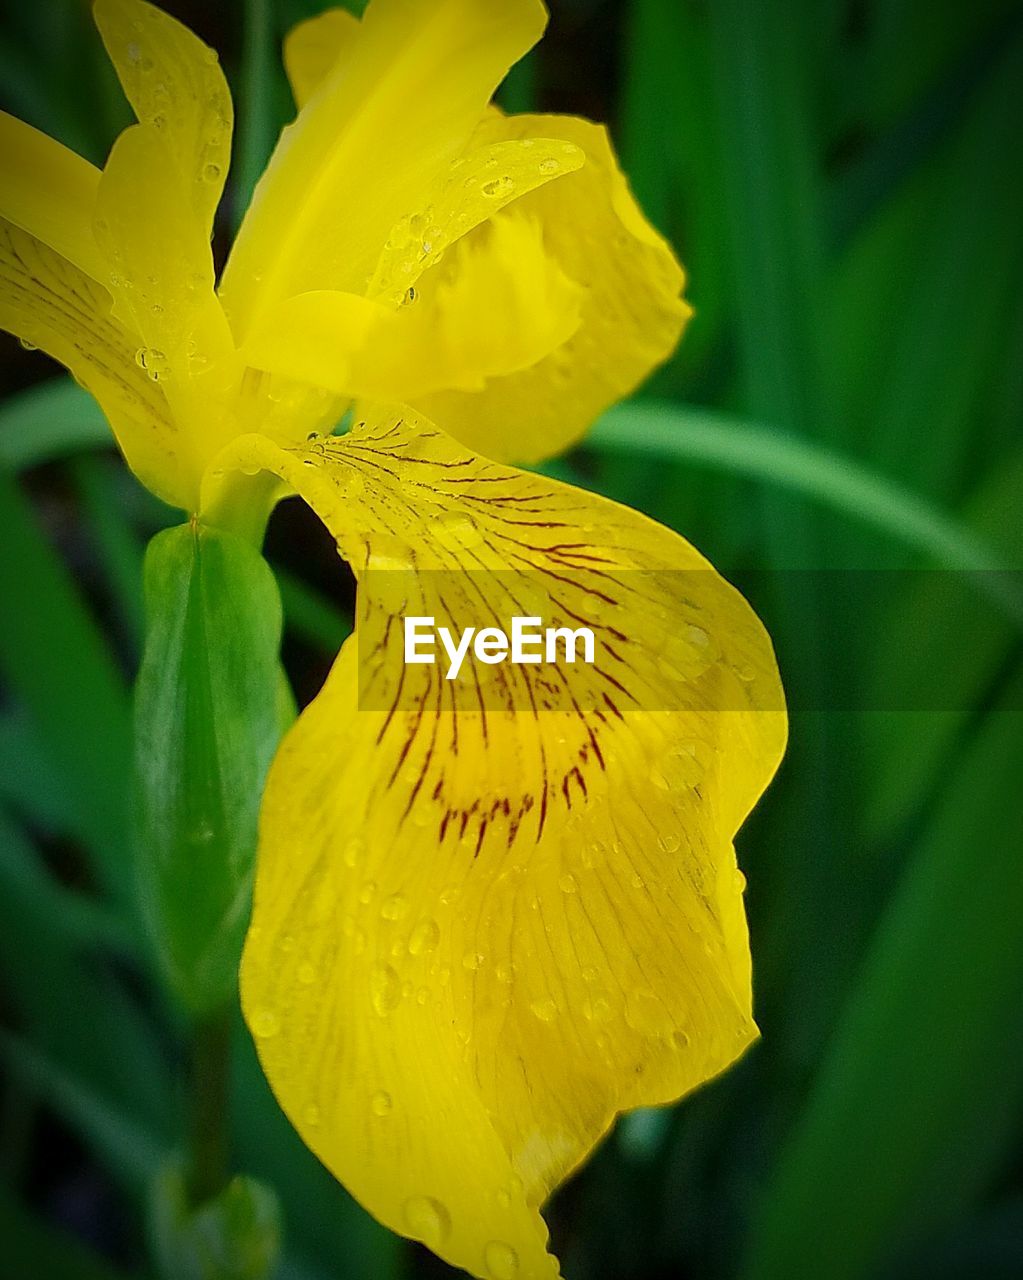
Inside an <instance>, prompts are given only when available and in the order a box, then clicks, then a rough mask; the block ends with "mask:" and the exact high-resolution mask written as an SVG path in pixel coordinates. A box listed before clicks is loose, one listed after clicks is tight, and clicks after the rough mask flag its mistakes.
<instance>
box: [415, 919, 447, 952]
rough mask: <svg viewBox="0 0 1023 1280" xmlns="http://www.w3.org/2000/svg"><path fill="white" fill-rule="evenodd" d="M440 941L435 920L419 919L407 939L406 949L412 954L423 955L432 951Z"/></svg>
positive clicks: (438, 928) (438, 929)
mask: <svg viewBox="0 0 1023 1280" xmlns="http://www.w3.org/2000/svg"><path fill="white" fill-rule="evenodd" d="M438 942H440V927H439V926H438V924H437V921H436V920H420V922H419V923H418V924H417V925H416V927H415V928H414V929H413V930H412V936H411V938H409V941H408V949H409V951H410V952H411V953H412V955H414V956H421V955H424V954H425V953H426V952H427V951H432V950H433V949H434V947H436V945H437V943H438Z"/></svg>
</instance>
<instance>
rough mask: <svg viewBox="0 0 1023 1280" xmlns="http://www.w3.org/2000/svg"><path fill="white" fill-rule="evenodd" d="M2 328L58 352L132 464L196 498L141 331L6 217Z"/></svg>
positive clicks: (170, 491) (155, 482) (173, 493)
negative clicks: (142, 354)
mask: <svg viewBox="0 0 1023 1280" xmlns="http://www.w3.org/2000/svg"><path fill="white" fill-rule="evenodd" d="M0 328H3V329H6V330H7V331H8V332H10V333H14V334H17V336H18V337H19V338H21V339H22V340H23V341H25V342H29V343H31V344H32V345H33V346H36V347H39V348H40V349H41V350H43V351H45V352H46V353H47V354H48V355H51V356H53V358H54V359H55V360H59V361H60V362H61V364H63V365H64V366H66V368H68V369H69V370H70V371H71V373H72V374H73V375H74V376H75V378H76V379H77V380H78V381H79V382H80V383H81V384H82V386H84V387H85V388H86V390H87V391H89V392H91V393H92V395H93V396H95V398H96V400H97V401H98V402H99V405H100V407H101V408H102V410H103V412H104V414H105V415H106V417H107V420H108V421H109V423H110V425H111V427H112V428H113V431H114V435H115V436H116V437H117V443H118V444H119V445H120V447H121V450H122V452H123V453H124V455H125V457H126V459H127V460H128V464H129V466H130V467H131V468H132V470H133V471H134V472H135V474H136V475H137V476H138V477H139V479H140V480H141V481H142V483H143V484H144V485H146V487H147V488H149V489H151V490H152V492H153V493H155V494H156V495H157V496H158V497H160V498H162V499H163V500H164V501H165V502H168V503H170V504H171V505H173V506H182V507H186V506H189V505H194V497H195V489H194V473H193V474H192V475H191V477H190V468H189V466H188V464H187V461H186V460H185V459H184V458H183V457H182V451H181V449H180V444H179V438H178V432H177V428H176V427H175V425H174V422H173V420H172V418H171V413H170V408H169V406H168V404H167V401H166V398H165V397H164V394H163V390H162V389H161V388H160V387H159V386H157V385H156V384H155V383H154V382H152V381H151V380H150V379H149V378H148V377H147V376H146V374H145V372H144V371H143V370H142V369H141V368H140V367H139V365H138V364H137V362H136V359H135V356H136V352H137V351H138V347H139V342H138V338H137V337H136V336H135V335H134V334H133V333H130V332H129V331H128V330H126V329H125V327H124V326H123V325H122V324H120V323H119V322H118V321H117V320H116V319H114V317H113V316H112V315H111V297H110V293H109V292H108V290H107V289H106V288H105V287H104V286H103V285H102V284H100V283H99V282H98V281H96V280H94V279H93V278H92V277H91V276H89V275H86V273H85V272H84V271H82V270H81V269H80V268H79V267H78V266H76V265H75V264H74V263H73V262H71V261H69V260H68V259H66V258H62V257H61V256H60V255H59V254H58V253H56V252H55V251H54V250H53V249H51V248H50V246H49V245H48V244H44V243H43V242H42V240H37V239H36V238H35V237H34V236H32V235H30V234H29V233H28V232H27V231H24V230H22V228H21V227H18V226H15V225H14V224H13V223H11V222H7V221H6V220H4V219H0Z"/></svg>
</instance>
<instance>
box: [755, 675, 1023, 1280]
mask: <svg viewBox="0 0 1023 1280" xmlns="http://www.w3.org/2000/svg"><path fill="white" fill-rule="evenodd" d="M1021 697H1023V678H1019V677H1017V679H1016V680H1015V681H1014V682H1013V684H1012V685H1011V686H1010V687H1008V688H1007V689H1006V690H1005V691H1004V700H1003V701H1002V703H1001V705H1000V706H999V707H997V708H996V709H995V710H994V711H993V712H992V713H991V714H990V715H989V717H988V718H987V720H986V721H985V723H984V724H983V725H982V727H981V729H980V731H979V732H978V734H977V736H976V738H975V740H974V741H973V742H971V743H967V744H965V747H964V754H963V757H962V760H961V767H960V769H959V771H958V776H957V777H956V778H955V780H954V783H953V785H952V786H951V787H950V788H949V790H948V791H947V793H946V795H945V797H944V799H943V803H942V805H941V807H940V809H939V810H938V812H937V813H936V814H935V816H934V820H933V822H932V824H931V826H930V828H929V830H928V831H927V833H926V835H925V837H924V839H923V841H922V842H921V844H920V846H919V848H918V850H917V852H916V855H915V857H914V858H913V860H912V861H911V862H910V864H909V866H908V867H907V869H906V871H905V873H904V875H903V880H902V883H901V885H900V886H899V888H898V891H897V892H896V894H895V896H894V898H893V900H892V901H891V903H890V905H889V907H888V909H887V910H886V912H885V915H884V917H883V919H882V922H881V924H880V926H879V928H878V930H877V933H876V936H875V939H874V942H873V944H872V946H871V948H870V950H869V953H868V955H867V959H866V962H865V964H864V966H863V968H862V971H861V974H860V976H859V979H858V981H857V982H856V983H855V984H854V986H853V989H852V991H851V994H850V996H849V998H848V1000H847V1003H846V1006H845V1009H844V1012H843V1014H842V1016H841V1018H840V1022H839V1026H838V1029H837V1031H836V1032H835V1034H834V1036H833V1039H832V1042H831V1045H830V1048H829V1051H828V1053H827V1056H826V1059H825V1062H824V1064H823V1066H822V1068H821V1070H820V1072H819V1074H818V1077H817V1080H816V1083H815V1086H814V1088H813V1090H812V1092H811V1095H810V1099H809V1102H808V1103H807V1105H806V1107H805V1109H804V1112H803V1114H802V1116H801V1117H800V1118H799V1120H798V1121H797V1123H796V1126H795V1129H794V1132H793V1133H792V1134H791V1136H790V1138H789V1141H788V1143H787V1146H786V1147H785V1148H784V1149H783V1151H782V1155H781V1159H780V1161H779V1163H778V1165H777V1167H776V1169H775V1171H774V1173H773V1176H772V1178H771V1181H770V1183H769V1185H768V1187H767V1189H766V1193H765V1195H764V1197H763V1200H762V1205H761V1212H760V1215H759V1221H758V1224H757V1226H756V1229H755V1231H754V1233H753V1243H752V1247H751V1249H750V1252H749V1255H748V1260H747V1265H746V1268H745V1270H744V1272H743V1275H744V1277H746V1280H810V1278H811V1277H818V1276H820V1275H821V1274H822V1270H821V1269H822V1257H823V1256H826V1258H827V1267H826V1272H827V1275H828V1280H868V1278H869V1277H875V1276H877V1275H879V1274H882V1273H883V1268H884V1266H885V1265H886V1264H887V1263H891V1262H892V1260H893V1259H894V1257H895V1256H896V1254H897V1253H898V1251H899V1250H900V1249H901V1248H903V1247H905V1246H907V1245H909V1244H910V1243H911V1242H912V1241H913V1240H915V1239H918V1238H920V1237H921V1236H925V1235H926V1234H928V1233H929V1232H930V1231H932V1230H934V1229H937V1228H940V1227H942V1226H947V1225H949V1224H951V1223H954V1222H955V1221H956V1218H957V1216H958V1215H960V1214H961V1213H962V1212H963V1211H964V1210H965V1209H966V1208H968V1207H969V1206H970V1205H971V1204H972V1203H973V1202H974V1200H975V1199H976V1197H977V1196H978V1195H979V1194H980V1193H981V1192H982V1191H983V1190H984V1189H985V1188H986V1186H987V1185H988V1183H989V1182H990V1180H991V1178H992V1177H993V1176H994V1174H995V1173H996V1172H997V1170H998V1169H999V1168H1000V1167H1002V1166H1003V1164H1004V1162H1005V1161H1006V1160H1007V1159H1009V1151H1008V1147H1009V1144H1010V1143H1011V1140H1012V1137H1013V1135H1014V1133H1015V1132H1016V1126H1017V1124H1018V1120H1019V1113H1020V1108H1021V1106H1023V950H1021V948H1020V946H1019V921H1020V919H1021V918H1023V876H1021V875H1020V873H1019V850H1020V834H1021V833H1020V824H1019V812H1018V803H1017V799H1016V797H1017V795H1018V778H1017V776H1016V775H1017V773H1018V763H1019V759H1020V754H1021V748H1023V717H1021V716H1020V712H1019V708H1020V705H1021V701H1020V700H1021ZM764 1030H765V1034H766V1035H767V1036H770V1034H771V1031H770V1027H765V1029H764ZM896 1274H903V1273H902V1272H898V1271H896Z"/></svg>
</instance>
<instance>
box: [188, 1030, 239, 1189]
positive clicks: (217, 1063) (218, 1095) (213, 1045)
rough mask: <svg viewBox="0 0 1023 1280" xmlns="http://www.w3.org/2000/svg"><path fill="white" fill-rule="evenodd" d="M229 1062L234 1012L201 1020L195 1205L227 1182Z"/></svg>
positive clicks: (194, 1111)
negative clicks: (232, 1015) (232, 1014)
mask: <svg viewBox="0 0 1023 1280" xmlns="http://www.w3.org/2000/svg"><path fill="white" fill-rule="evenodd" d="M230 1062H231V1013H230V1009H226V1008H225V1009H222V1010H219V1011H218V1012H216V1013H213V1014H210V1015H208V1016H207V1017H205V1018H203V1019H201V1020H200V1021H198V1022H197V1023H196V1024H195V1030H194V1034H193V1037H192V1061H191V1080H190V1105H191V1132H190V1135H189V1137H190V1151H189V1170H188V1188H189V1195H190V1197H191V1200H192V1203H193V1205H195V1206H199V1205H201V1204H205V1203H206V1201H207V1200H211V1199H212V1198H213V1197H214V1196H215V1195H217V1194H218V1192H220V1191H221V1190H222V1189H223V1188H224V1186H225V1185H226V1183H227V1178H228V1154H229V1148H230V1137H229V1132H228V1112H229V1108H228V1093H229V1080H230Z"/></svg>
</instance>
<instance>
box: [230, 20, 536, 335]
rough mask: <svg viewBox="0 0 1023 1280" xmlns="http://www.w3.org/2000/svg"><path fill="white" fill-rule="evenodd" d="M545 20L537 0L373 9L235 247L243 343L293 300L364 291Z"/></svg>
mask: <svg viewBox="0 0 1023 1280" xmlns="http://www.w3.org/2000/svg"><path fill="white" fill-rule="evenodd" d="M544 21H545V13H544V9H543V6H542V4H541V3H540V0H503V2H502V3H501V4H497V5H495V4H494V3H493V0H373V3H372V4H371V5H370V6H369V8H368V9H367V11H366V14H365V16H364V18H363V20H362V23H361V24H360V28H359V31H358V33H357V37H356V39H355V40H354V41H353V42H352V47H351V48H350V50H349V51H348V54H347V56H346V57H345V58H343V59H341V61H340V62H339V63H338V64H337V65H336V66H335V68H334V69H333V70H332V71H331V73H330V75H329V77H328V79H327V81H326V82H325V83H323V84H322V85H321V87H320V89H319V91H318V92H316V94H315V95H314V96H313V98H312V99H311V100H310V101H309V102H307V104H306V106H305V109H304V110H303V111H302V112H301V113H300V114H299V116H298V119H297V120H296V121H295V123H294V124H293V125H291V126H290V127H289V128H288V129H287V130H285V132H284V134H283V135H282V138H281V141H280V143H279V144H278V147H277V149H276V151H275V152H274V155H273V157H272V159H271V161H270V165H269V167H268V169H267V172H266V174H265V175H264V177H263V179H262V181H261V182H260V184H259V186H258V187H257V189H256V194H255V197H254V199H253V203H252V205H251V207H250V209H249V211H248V214H247V215H246V218H245V221H244V223H243V225H242V229H241V232H240V233H239V236H238V239H237V240H236V242H235V246H234V250H233V252H232V254H231V258H230V260H229V262H228V266H227V269H226V271H225V274H224V281H223V286H222V292H223V296H224V301H225V305H226V306H227V309H228V312H229V314H230V316H231V322H232V325H233V326H234V328H235V332H236V334H237V335H238V337H239V340H242V339H243V338H244V337H245V336H246V335H247V334H248V332H249V330H250V328H251V327H252V325H253V324H254V322H255V321H256V320H258V319H259V318H260V317H261V315H262V314H263V313H265V312H266V310H267V309H269V308H271V307H273V306H275V305H277V304H279V303H280V302H281V301H283V300H284V299H285V298H288V297H291V296H293V295H294V294H297V293H303V292H306V291H308V290H311V289H329V290H338V291H340V292H348V293H357V294H361V293H364V292H365V290H366V288H367V286H368V284H369V282H370V280H371V278H372V276H373V273H374V270H375V269H376V264H377V261H378V259H379V256H380V252H381V250H382V248H383V245H384V241H385V240H386V238H387V235H388V232H389V230H390V228H392V227H394V226H395V225H396V224H397V223H398V222H399V220H400V219H401V218H402V217H404V216H405V215H407V214H409V213H411V212H413V211H414V210H415V209H416V208H417V206H418V202H419V200H420V199H421V198H422V193H423V192H424V191H426V190H428V189H430V188H432V187H433V186H435V185H436V183H437V182H439V181H441V180H442V179H443V178H444V176H445V175H446V174H447V172H448V170H449V168H450V166H451V164H452V163H453V162H454V161H455V160H456V159H457V158H458V157H459V156H460V155H461V154H462V152H463V151H464V149H465V146H466V143H467V141H468V139H469V137H470V135H471V133H472V131H473V129H474V128H475V127H476V124H477V122H478V121H479V119H480V117H481V116H482V114H483V111H484V109H485V107H486V104H487V102H488V101H489V99H490V96H491V94H492V93H493V91H494V89H495V88H496V86H497V85H498V84H499V83H500V81H501V79H502V77H503V76H504V74H505V72H506V71H507V69H508V67H509V66H510V65H511V64H512V63H513V62H514V61H516V60H517V59H518V58H520V57H521V56H522V54H523V53H524V52H525V51H526V50H527V49H528V48H529V47H530V46H531V45H532V44H533V43H535V41H536V40H537V39H538V38H539V35H540V33H541V31H542V29H543V24H544Z"/></svg>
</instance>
